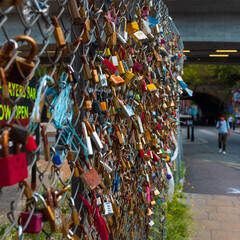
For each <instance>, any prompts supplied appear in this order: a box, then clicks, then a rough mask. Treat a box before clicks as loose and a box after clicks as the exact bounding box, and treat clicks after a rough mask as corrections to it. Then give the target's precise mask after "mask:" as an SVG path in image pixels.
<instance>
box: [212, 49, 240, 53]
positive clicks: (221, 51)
mask: <svg viewBox="0 0 240 240" xmlns="http://www.w3.org/2000/svg"><path fill="white" fill-rule="evenodd" d="M237 51H238V50H216V52H217V53H236V52H237Z"/></svg>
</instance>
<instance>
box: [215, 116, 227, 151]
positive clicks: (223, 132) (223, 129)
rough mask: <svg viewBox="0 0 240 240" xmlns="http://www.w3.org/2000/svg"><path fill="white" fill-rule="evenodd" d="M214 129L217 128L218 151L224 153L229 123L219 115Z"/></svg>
mask: <svg viewBox="0 0 240 240" xmlns="http://www.w3.org/2000/svg"><path fill="white" fill-rule="evenodd" d="M216 129H219V132H218V146H219V152H220V153H221V152H222V153H223V154H226V144H227V137H228V136H230V126H229V123H228V122H227V121H225V118H224V116H221V117H220V120H219V121H218V122H217V125H216Z"/></svg>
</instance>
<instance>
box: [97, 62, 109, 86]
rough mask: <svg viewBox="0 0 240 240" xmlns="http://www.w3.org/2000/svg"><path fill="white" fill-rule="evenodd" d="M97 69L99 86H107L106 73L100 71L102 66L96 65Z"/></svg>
mask: <svg viewBox="0 0 240 240" xmlns="http://www.w3.org/2000/svg"><path fill="white" fill-rule="evenodd" d="M98 70H99V73H100V74H99V80H100V81H99V82H100V86H101V87H102V88H104V87H107V86H108V82H107V77H106V74H104V73H103V72H102V68H101V66H100V65H99V66H98Z"/></svg>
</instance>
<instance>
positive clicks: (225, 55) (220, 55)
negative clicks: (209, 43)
mask: <svg viewBox="0 0 240 240" xmlns="http://www.w3.org/2000/svg"><path fill="white" fill-rule="evenodd" d="M209 57H229V54H209Z"/></svg>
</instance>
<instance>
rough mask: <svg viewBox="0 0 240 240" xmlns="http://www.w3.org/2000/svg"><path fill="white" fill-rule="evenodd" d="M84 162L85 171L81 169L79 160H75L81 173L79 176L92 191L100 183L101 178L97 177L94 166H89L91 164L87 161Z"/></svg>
mask: <svg viewBox="0 0 240 240" xmlns="http://www.w3.org/2000/svg"><path fill="white" fill-rule="evenodd" d="M85 164H86V165H87V167H88V171H87V172H85V171H84V170H83V168H82V167H81V165H80V164H79V162H76V165H77V167H78V170H79V173H80V174H81V175H80V176H81V179H82V181H83V183H84V185H85V186H86V188H87V189H88V190H89V191H92V190H94V189H95V188H96V187H97V186H99V185H100V184H101V183H102V180H101V178H100V177H99V175H98V173H97V171H96V170H95V169H94V168H91V165H90V163H89V162H87V161H85Z"/></svg>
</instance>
